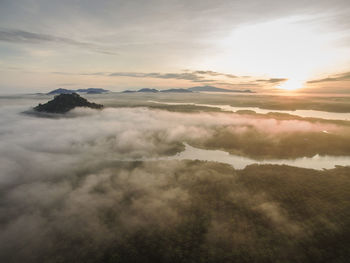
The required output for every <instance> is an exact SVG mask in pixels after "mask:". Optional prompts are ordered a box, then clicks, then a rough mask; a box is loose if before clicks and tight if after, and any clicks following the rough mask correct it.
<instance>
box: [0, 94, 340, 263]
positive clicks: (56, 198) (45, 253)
mask: <svg viewBox="0 0 350 263" xmlns="http://www.w3.org/2000/svg"><path fill="white" fill-rule="evenodd" d="M118 96H119V95H118ZM109 99H110V98H107V101H108V100H109ZM42 100H45V98H42V97H35V98H33V97H31V99H28V97H18V98H13V97H11V98H10V99H3V100H2V103H1V104H0V108H1V110H0V155H1V159H0V168H1V175H0V196H1V202H0V243H1V244H2V245H1V246H0V260H1V261H2V262H49V261H55V260H57V261H62V262H63V261H64V262H103V261H107V260H111V261H114V260H115V259H116V258H117V259H121V260H120V261H121V262H133V261H134V262H135V261H137V260H138V261H139V260H140V259H142V261H143V262H145V261H147V260H148V261H149V262H154V259H156V261H161V259H163V260H164V258H167V257H172V258H175V259H174V261H173V262H178V260H177V259H178V258H184V260H183V261H191V262H193V261H194V259H196V258H198V256H202V255H206V251H207V248H210V249H211V250H212V251H211V257H212V260H211V261H212V262H218V261H220V260H217V259H221V258H222V255H223V253H224V254H225V255H227V256H228V257H229V258H230V257H234V258H233V259H235V260H233V261H237V260H238V261H239V259H242V257H241V255H238V256H237V255H236V256H235V255H233V256H232V247H234V248H235V251H241V249H242V247H243V248H247V249H248V250H244V251H243V252H242V253H243V254H244V256H243V258H246V255H256V254H257V255H260V254H261V253H262V254H264V252H265V251H266V242H265V241H263V242H262V243H261V242H260V240H266V238H267V237H269V238H270V237H271V238H276V236H277V238H276V239H278V240H300V239H301V240H305V239H304V238H305V235H304V233H305V231H304V230H305V229H304V227H305V224H304V223H305V220H300V221H298V220H297V219H295V213H296V210H292V211H293V213H291V214H289V210H287V208H285V206H283V205H281V204H280V202H282V201H280V200H278V199H277V198H276V197H274V196H275V195H274V192H273V191H272V190H267V189H271V188H273V186H274V185H276V184H277V187H276V189H277V190H276V191H277V192H278V191H281V188H280V186H279V185H278V183H279V182H280V183H281V184H283V185H288V189H287V190H286V191H290V192H284V195H283V197H285V196H287V197H288V196H290V194H291V193H293V192H294V193H295V192H296V190H295V189H294V188H292V186H293V183H294V184H297V185H298V186H300V184H299V181H298V182H297V183H295V176H296V174H295V171H294V170H292V171H291V172H290V174H292V176H290V177H288V176H287V175H288V174H286V170H283V169H286V168H285V167H284V168H283V167H282V168H283V169H282V168H279V167H273V168H270V167H267V168H263V167H259V168H258V169H257V170H254V172H251V173H249V174H245V171H241V172H239V171H235V170H234V169H233V168H232V167H230V166H228V165H223V164H218V163H209V162H199V161H193V162H190V161H158V162H157V161H142V160H144V159H146V158H150V157H157V156H164V155H165V156H167V155H173V154H175V153H176V152H178V151H181V150H182V149H183V148H182V145H181V144H182V142H183V141H187V142H196V141H202V140H206V139H208V138H212V137H213V135H214V134H215V132H217V131H219V130H220V129H223V128H224V129H232V130H235V131H238V132H240V133H242V132H244V131H243V129H244V128H245V129H248V130H249V129H252V127H253V128H254V129H257V130H258V131H260V132H264V131H266V132H268V133H270V132H274V134H273V136H271V138H274V139H276V138H277V135H280V134H283V133H286V132H300V131H305V132H307V131H318V130H319V129H325V128H326V127H327V128H332V127H330V126H328V124H327V125H324V124H319V123H310V122H307V121H298V120H291V121H288V120H285V121H278V120H274V119H270V118H266V119H265V118H259V117H258V118H256V117H252V116H250V115H239V114H228V113H177V112H168V111H161V110H150V109H147V108H144V107H139V108H108V107H107V108H105V109H104V110H102V111H96V110H90V109H75V110H73V111H72V112H70V113H69V114H68V115H67V116H66V117H65V118H56V119H50V118H36V117H31V116H27V115H25V114H20V112H22V111H23V110H26V109H27V108H29V107H30V106H31V105H35V104H36V103H39V102H42ZM264 137H266V135H264ZM231 140H232V138H231ZM228 142H231V141H230V140H229V141H227V140H226V143H228ZM250 169H253V168H250ZM269 169H272V171H274V172H276V174H277V176H276V179H274V178H273V179H270V181H271V182H274V183H273V184H270V183H269V182H270V181H267V183H269V187H265V188H260V187H255V186H256V182H257V181H259V180H264V178H265V177H263V176H260V174H259V173H261V172H266V173H267V174H268V175H269V174H270V172H269ZM281 169H282V170H281ZM298 171H299V170H298ZM306 171H307V172H306V178H309V177H308V176H310V173H312V171H310V170H306ZM315 173H317V174H316V175H315V177H316V178H317V179H318V180H314V179H312V180H311V179H310V181H312V186H313V187H315V185H317V184H316V183H315V182H317V183H319V182H320V181H322V180H325V178H331V177H332V176H328V175H327V176H321V175H323V173H322V174H318V172H315ZM281 174H283V176H280V175H281ZM297 174H298V173H297ZM252 176H253V177H254V176H256V177H257V178H253V179H252V180H250V181H248V182H246V180H247V178H250V177H252ZM265 176H266V175H265ZM262 178H263V179H262ZM281 178H283V179H281ZM286 178H292V179H291V180H290V182H291V183H288V181H287V183H286V181H284V180H286ZM340 178H346V176H340ZM281 180H282V181H281ZM307 180H309V179H307ZM307 180H306V182H307ZM301 185H303V184H302V183H301ZM326 186H327V187H325V188H322V189H323V190H324V189H334V187H332V186H333V184H331V185H330V184H326ZM249 187H252V189H253V190H251V189H250V188H249ZM306 187H307V186H306ZM257 189H258V190H257ZM265 189H266V192H265V193H261V192H263V191H264V190H265ZM307 190H308V192H309V193H310V195H311V196H312V197H314V196H315V195H314V194H313V193H319V192H323V193H324V191H319V190H318V189H317V188H316V191H315V192H312V189H310V188H307ZM270 191H271V192H270ZM270 193H271V195H270ZM324 196H327V195H326V194H325V195H322V197H324ZM303 198H304V197H303ZM275 199H277V200H275ZM312 200H314V199H312ZM317 200H319V199H317ZM321 200H322V199H321ZM334 200H338V199H336V198H335V199H334ZM295 202H296V201H295V199H293V204H295ZM300 203H301V204H305V201H304V199H303V200H302V202H300ZM319 203H322V204H327V205H328V203H327V202H319ZM307 204H309V203H307ZM317 204H318V203H317ZM331 207H332V208H333V207H336V208H338V207H339V206H331ZM326 208H327V206H326ZM305 209H307V207H305ZM316 210H317V209H316ZM303 211H304V210H303ZM320 211H324V210H323V209H320ZM327 212H328V210H325V212H324V213H325V214H326V213H327ZM328 214H331V215H333V214H334V215H337V214H342V213H328ZM307 222H308V221H307ZM312 222H313V223H314V222H320V223H319V224H318V225H317V227H315V228H311V227H308V232H307V233H308V234H309V235H312V233H313V231H321V233H324V232H323V231H324V225H325V224H326V223H325V222H326V220H325V218H324V217H323V216H319V217H316V216H312ZM255 226H257V227H255ZM320 227H322V228H321V230H320ZM257 230H259V231H257ZM260 232H262V233H263V234H262V235H260V234H259V233H260ZM271 233H273V234H271ZM311 240H312V239H311ZM278 243H279V244H280V245H281V246H282V248H283V249H278V250H276V245H275V244H273V245H271V246H273V247H272V250H271V251H283V254H284V253H285V251H286V250H285V249H286V248H288V249H290V243H289V242H286V244H287V245H286V247H284V243H283V242H278ZM203 247H205V250H203V249H202V248H203ZM174 248H176V249H174ZM189 248H191V249H189ZM257 249H259V251H261V253H260V252H259V253H253V252H255V251H256V250H257ZM77 251H79V253H77ZM130 251H132V253H131V252H130ZM292 254H294V253H292ZM274 255H275V254H274ZM298 256H299V257H300V254H298ZM236 257H237V258H236ZM136 259H137V260H136ZM145 259H147V260H145ZM158 259H159V260H158ZM187 259H188V260H187Z"/></svg>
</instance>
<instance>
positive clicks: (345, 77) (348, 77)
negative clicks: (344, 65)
mask: <svg viewBox="0 0 350 263" xmlns="http://www.w3.org/2000/svg"><path fill="white" fill-rule="evenodd" d="M332 81H350V72H345V73H341V74H336V75H333V76H331V77H328V78H323V79H315V80H310V81H308V82H307V83H310V84H312V83H322V82H332Z"/></svg>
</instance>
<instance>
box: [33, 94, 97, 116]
mask: <svg viewBox="0 0 350 263" xmlns="http://www.w3.org/2000/svg"><path fill="white" fill-rule="evenodd" d="M75 107H88V108H92V109H102V108H103V105H101V104H96V103H93V102H89V101H88V100H87V99H85V98H83V97H81V96H79V95H78V94H77V93H71V94H60V95H57V96H55V97H54V99H53V100H50V101H49V102H47V103H45V104H39V105H38V106H36V107H35V108H34V110H35V111H38V112H48V113H66V112H68V111H70V110H72V109H74V108H75Z"/></svg>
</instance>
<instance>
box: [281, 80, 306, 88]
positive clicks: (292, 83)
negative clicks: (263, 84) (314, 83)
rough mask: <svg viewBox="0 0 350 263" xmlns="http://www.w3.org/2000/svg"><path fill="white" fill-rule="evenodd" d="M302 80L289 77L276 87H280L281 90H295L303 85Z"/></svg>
mask: <svg viewBox="0 0 350 263" xmlns="http://www.w3.org/2000/svg"><path fill="white" fill-rule="evenodd" d="M304 83H305V81H304V80H297V79H289V80H287V81H285V82H283V83H281V84H280V85H278V86H277V87H276V88H278V89H282V90H297V89H301V88H303V87H304Z"/></svg>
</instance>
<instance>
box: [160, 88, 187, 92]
mask: <svg viewBox="0 0 350 263" xmlns="http://www.w3.org/2000/svg"><path fill="white" fill-rule="evenodd" d="M160 92H168V93H170V92H176V93H191V92H192V91H191V90H189V89H166V90H161V91H160Z"/></svg>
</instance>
